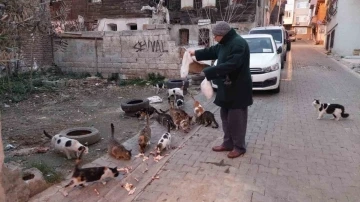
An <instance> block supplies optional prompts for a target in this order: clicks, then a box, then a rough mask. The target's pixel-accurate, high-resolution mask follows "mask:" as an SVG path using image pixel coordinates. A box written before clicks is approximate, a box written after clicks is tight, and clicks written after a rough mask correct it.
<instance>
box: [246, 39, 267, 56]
mask: <svg viewBox="0 0 360 202" xmlns="http://www.w3.org/2000/svg"><path fill="white" fill-rule="evenodd" d="M245 40H246V42H247V43H248V44H249V49H250V53H273V52H274V50H273V46H272V43H271V40H270V38H245Z"/></svg>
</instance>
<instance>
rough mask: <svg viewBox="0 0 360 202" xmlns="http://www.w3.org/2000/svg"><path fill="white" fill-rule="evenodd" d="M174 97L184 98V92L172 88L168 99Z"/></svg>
mask: <svg viewBox="0 0 360 202" xmlns="http://www.w3.org/2000/svg"><path fill="white" fill-rule="evenodd" d="M172 95H181V96H184V90H183V89H182V88H171V89H169V90H168V97H170V96H172Z"/></svg>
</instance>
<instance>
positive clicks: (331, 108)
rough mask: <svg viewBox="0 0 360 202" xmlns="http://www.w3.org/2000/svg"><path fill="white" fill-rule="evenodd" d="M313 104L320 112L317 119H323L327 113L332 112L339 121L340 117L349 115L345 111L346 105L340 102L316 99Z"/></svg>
mask: <svg viewBox="0 0 360 202" xmlns="http://www.w3.org/2000/svg"><path fill="white" fill-rule="evenodd" d="M312 105H313V106H314V107H315V109H316V110H317V111H318V113H319V115H318V118H317V119H321V118H322V117H323V115H324V114H325V113H326V114H332V115H333V116H334V119H335V120H336V121H338V120H339V119H340V117H342V118H347V117H349V114H347V113H345V107H344V106H343V105H340V104H330V103H321V102H320V100H317V99H314V101H313V102H312Z"/></svg>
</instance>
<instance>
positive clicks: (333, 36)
mask: <svg viewBox="0 0 360 202" xmlns="http://www.w3.org/2000/svg"><path fill="white" fill-rule="evenodd" d="M326 8H327V11H326V43H325V48H326V49H327V50H331V51H332V52H333V53H336V54H339V55H341V56H348V55H357V54H359V49H360V40H359V36H360V21H359V16H360V13H359V11H360V2H359V1H358V0H347V1H339V0H327V2H326Z"/></svg>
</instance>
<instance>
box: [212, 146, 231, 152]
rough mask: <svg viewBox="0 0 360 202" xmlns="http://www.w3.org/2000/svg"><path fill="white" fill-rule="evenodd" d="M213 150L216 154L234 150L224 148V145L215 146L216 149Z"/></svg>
mask: <svg viewBox="0 0 360 202" xmlns="http://www.w3.org/2000/svg"><path fill="white" fill-rule="evenodd" d="M212 150H213V151H215V152H223V151H232V149H228V148H226V147H223V146H222V145H220V146H215V147H213V148H212Z"/></svg>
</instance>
